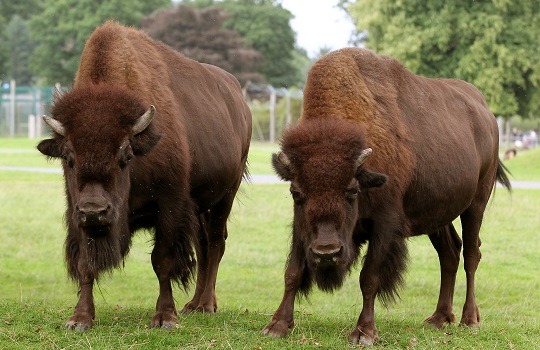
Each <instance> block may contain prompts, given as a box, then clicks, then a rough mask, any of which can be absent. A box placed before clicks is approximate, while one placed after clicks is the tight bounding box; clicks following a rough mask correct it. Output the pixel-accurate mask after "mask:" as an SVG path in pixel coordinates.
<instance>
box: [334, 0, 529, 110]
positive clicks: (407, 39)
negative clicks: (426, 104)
mask: <svg viewBox="0 0 540 350" xmlns="http://www.w3.org/2000/svg"><path fill="white" fill-rule="evenodd" d="M341 3H342V5H343V6H344V7H345V8H346V10H347V11H348V13H349V15H350V16H351V17H352V18H353V19H354V20H355V21H356V22H357V29H358V31H359V32H367V35H365V36H363V41H364V44H365V45H366V46H367V47H369V48H371V49H373V50H374V51H376V52H378V53H384V54H387V55H390V56H392V57H395V58H396V59H398V60H400V61H401V62H402V63H403V64H404V65H405V66H407V67H408V68H409V69H410V70H412V71H414V72H416V73H418V74H421V75H424V76H428V77H456V78H459V79H463V80H466V81H468V82H470V83H472V84H474V85H475V86H477V87H478V88H479V89H480V90H481V91H482V92H483V93H484V95H485V97H486V99H487V101H488V104H489V106H490V108H491V110H492V111H493V112H494V114H496V115H503V116H505V117H509V116H512V115H515V114H520V115H521V116H523V117H530V116H539V115H540V102H539V101H538V100H539V99H540V92H539V86H540V60H539V59H538V57H540V15H539V11H540V3H539V0H477V1H463V0H429V1H425V0H408V1H393V0H380V1H370V0H357V1H342V2H341Z"/></svg>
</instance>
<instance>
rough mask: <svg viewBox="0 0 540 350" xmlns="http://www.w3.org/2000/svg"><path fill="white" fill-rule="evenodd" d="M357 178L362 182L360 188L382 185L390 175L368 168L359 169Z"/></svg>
mask: <svg viewBox="0 0 540 350" xmlns="http://www.w3.org/2000/svg"><path fill="white" fill-rule="evenodd" d="M356 179H357V180H358V183H359V184H360V188H371V187H381V186H382V185H384V184H385V182H386V180H388V175H385V174H380V173H376V172H374V171H368V170H366V169H358V171H357V172H356Z"/></svg>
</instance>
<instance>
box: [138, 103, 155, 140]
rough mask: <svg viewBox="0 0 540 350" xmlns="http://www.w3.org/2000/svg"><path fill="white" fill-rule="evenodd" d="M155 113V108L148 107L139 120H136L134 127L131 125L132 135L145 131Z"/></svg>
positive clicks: (152, 106)
mask: <svg viewBox="0 0 540 350" xmlns="http://www.w3.org/2000/svg"><path fill="white" fill-rule="evenodd" d="M155 112H156V107H154V105H150V108H149V109H148V110H147V111H146V112H144V114H143V115H141V116H140V117H139V119H137V122H136V123H135V125H133V129H132V130H133V135H137V134H138V133H140V132H142V131H143V130H144V129H146V128H147V127H148V125H150V122H151V121H152V118H154V113H155Z"/></svg>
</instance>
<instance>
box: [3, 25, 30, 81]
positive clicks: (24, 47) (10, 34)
mask: <svg viewBox="0 0 540 350" xmlns="http://www.w3.org/2000/svg"><path fill="white" fill-rule="evenodd" d="M6 46H7V53H8V55H7V56H8V58H7V60H6V74H7V77H8V78H9V79H15V80H16V81H17V84H19V85H30V83H31V81H32V74H31V73H30V70H29V68H28V60H29V57H30V54H31V53H32V51H33V49H34V44H33V43H32V41H31V40H30V28H29V26H28V23H27V22H26V21H25V20H23V19H22V18H21V17H20V16H19V15H15V16H13V17H12V18H11V21H9V24H8V25H7V27H6Z"/></svg>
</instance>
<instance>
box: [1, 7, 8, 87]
mask: <svg viewBox="0 0 540 350" xmlns="http://www.w3.org/2000/svg"><path fill="white" fill-rule="evenodd" d="M5 27H6V20H5V18H4V17H3V16H2V14H1V13H0V82H2V81H3V80H6V62H7V57H8V49H7V37H6V29H5Z"/></svg>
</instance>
